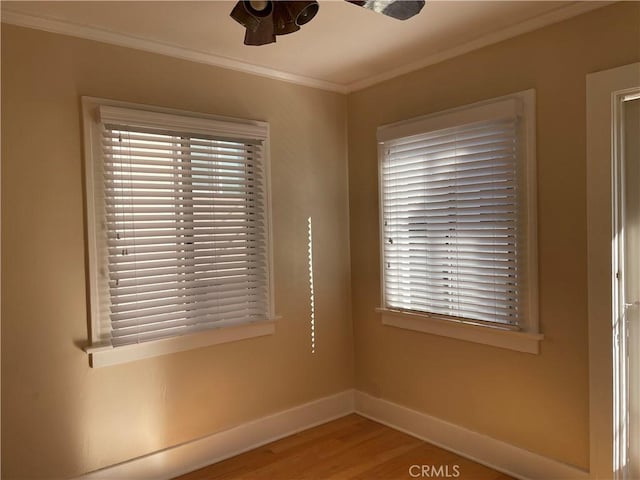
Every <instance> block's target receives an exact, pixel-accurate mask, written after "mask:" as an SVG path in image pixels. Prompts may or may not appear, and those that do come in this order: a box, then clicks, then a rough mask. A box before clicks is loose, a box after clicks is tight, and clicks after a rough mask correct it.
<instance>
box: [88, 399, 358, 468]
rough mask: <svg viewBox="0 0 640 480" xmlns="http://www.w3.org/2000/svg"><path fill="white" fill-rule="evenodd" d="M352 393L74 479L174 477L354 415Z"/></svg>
mask: <svg viewBox="0 0 640 480" xmlns="http://www.w3.org/2000/svg"><path fill="white" fill-rule="evenodd" d="M353 409H354V391H353V390H345V391H344V392H341V393H338V394H335V395H331V396H328V397H324V398H320V399H318V400H314V401H312V402H309V403H305V404H303V405H299V406H296V407H293V408H290V409H288V410H284V411H281V412H278V413H275V414H273V415H268V416H266V417H262V418H259V419H257V420H253V421H251V422H247V423H243V424H242V425H239V426H237V427H234V428H231V429H229V430H225V431H222V432H218V433H214V434H213V435H209V436H207V437H204V438H199V439H197V440H193V441H191V442H187V443H183V444H181V445H176V446H174V447H170V448H167V449H165V450H160V451H158V452H154V453H151V454H149V455H145V456H143V457H138V458H135V459H133V460H129V461H127V462H123V463H119V464H117V465H113V466H111V467H107V468H103V469H101V470H96V471H94V472H91V473H87V474H84V475H82V476H80V477H77V480H98V479H108V480H113V479H125V478H128V479H133V478H135V479H136V480H145V479H149V480H162V479H170V478H174V477H176V476H178V475H182V474H185V473H188V472H192V471H194V470H197V469H199V468H203V467H206V466H207V465H211V464H212V463H216V462H219V461H221V460H224V459H226V458H230V457H233V456H235V455H239V454H241V453H243V452H246V451H248V450H252V449H254V448H258V447H260V446H262V445H265V444H267V443H270V442H273V441H275V440H278V439H280V438H283V437H287V436H289V435H293V434H295V433H298V432H300V431H302V430H306V429H308V428H311V427H314V426H316V425H321V424H323V423H326V422H329V421H331V420H335V419H336V418H340V417H344V416H345V415H348V414H350V413H353Z"/></svg>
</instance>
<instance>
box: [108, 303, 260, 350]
mask: <svg viewBox="0 0 640 480" xmlns="http://www.w3.org/2000/svg"><path fill="white" fill-rule="evenodd" d="M259 320H262V315H261V314H259V313H257V314H256V313H250V312H244V311H242V312H241V311H238V312H237V313H234V314H231V313H226V314H224V315H223V316H222V317H219V316H214V315H200V316H198V317H192V318H189V319H188V320H183V321H177V322H165V323H164V324H163V328H161V329H156V330H152V331H150V332H143V331H141V330H140V329H139V328H138V327H132V328H129V329H119V330H118V332H117V336H114V337H113V338H112V340H111V341H112V344H113V345H115V346H120V345H130V344H132V343H141V342H149V341H152V340H157V339H161V338H167V337H175V336H180V335H187V334H190V333H196V332H199V331H202V330H207V329H211V328H220V327H225V326H233V325H240V324H243V323H247V322H255V321H259Z"/></svg>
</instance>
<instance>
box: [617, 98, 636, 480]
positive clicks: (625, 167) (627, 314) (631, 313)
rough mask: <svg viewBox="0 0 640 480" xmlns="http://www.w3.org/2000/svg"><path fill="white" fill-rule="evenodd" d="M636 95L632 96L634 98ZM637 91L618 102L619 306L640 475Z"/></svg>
mask: <svg viewBox="0 0 640 480" xmlns="http://www.w3.org/2000/svg"><path fill="white" fill-rule="evenodd" d="M634 97H635V98H634ZM638 97H640V92H639V93H638V94H636V95H629V96H628V97H627V100H626V101H623V102H622V103H621V110H622V111H621V112H620V117H619V119H620V121H621V123H622V125H620V126H619V131H620V133H621V139H620V140H621V142H620V143H621V149H620V156H621V158H620V163H621V167H622V168H621V171H620V176H621V178H620V179H619V185H620V186H621V188H622V192H621V194H622V195H621V197H622V205H621V206H620V207H621V210H622V211H621V212H620V217H621V225H620V227H621V232H620V235H621V242H620V246H619V248H620V255H621V267H622V268H621V269H620V270H621V272H620V273H621V278H620V282H621V287H622V288H621V298H620V302H621V303H622V308H621V310H622V311H623V316H624V321H625V327H626V329H627V330H628V338H629V345H628V380H627V382H628V396H629V400H628V428H629V435H628V436H629V438H628V452H627V457H628V468H627V469H626V470H627V478H629V479H634V480H635V479H640V98H638Z"/></svg>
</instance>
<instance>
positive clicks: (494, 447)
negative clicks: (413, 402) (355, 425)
mask: <svg viewBox="0 0 640 480" xmlns="http://www.w3.org/2000/svg"><path fill="white" fill-rule="evenodd" d="M355 410H356V413H357V414H359V415H362V416H363V417H367V418H369V419H371V420H374V421H376V422H379V423H382V424H383V425H387V426H389V427H391V428H395V429H396V430H400V431H401V432H404V433H407V434H409V435H412V436H414V437H417V438H419V439H421V440H424V441H426V442H429V443H432V444H434V445H438V446H440V447H442V448H445V449H447V450H450V451H452V452H455V453H457V454H458V455H461V456H463V457H466V458H469V459H471V460H473V461H475V462H478V463H481V464H483V465H486V466H487V467H490V468H493V469H494V470H498V471H500V472H504V473H506V474H508V475H511V476H513V477H516V478H519V479H523V480H525V479H526V480H538V479H539V480H550V479H556V480H560V479H562V480H586V479H588V478H589V476H588V473H587V472H585V471H584V470H580V469H578V468H576V467H572V466H570V465H566V464H564V463H561V462H558V461H556V460H552V459H550V458H547V457H543V456H541V455H538V454H536V453H533V452H530V451H528V450H524V449H522V448H519V447H516V446H513V445H510V444H508V443H505V442H502V441H500V440H496V439H494V438H491V437H488V436H486V435H482V434H480V433H477V432H474V431H472V430H468V429H466V428H464V427H460V426H458V425H454V424H452V423H449V422H445V421H444V420H441V419H439V418H435V417H432V416H429V415H426V414H424V413H421V412H417V411H415V410H411V409H409V408H407V407H404V406H402V405H398V404H396V403H392V402H389V401H387V400H382V399H380V398H374V397H372V396H370V395H368V394H366V393H363V392H358V391H356V395H355ZM407 467H408V466H407ZM460 476H461V478H466V477H465V475H464V471H461V472H460Z"/></svg>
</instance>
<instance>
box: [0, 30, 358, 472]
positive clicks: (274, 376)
mask: <svg viewBox="0 0 640 480" xmlns="http://www.w3.org/2000/svg"><path fill="white" fill-rule="evenodd" d="M81 95H92V96H98V97H105V98H111V99H117V100H125V101H131V102H139V103H147V104H153V105H160V106H163V107H173V108H181V109H187V110H193V111H199V112H206V113H212V114H219V115H228V116H236V117H242V118H255V119H259V120H266V121H268V122H269V123H270V125H271V139H272V143H271V159H272V191H273V227H274V258H275V285H276V291H275V297H276V310H277V313H278V314H280V315H282V320H280V321H278V323H277V327H276V328H277V330H276V333H275V335H273V336H270V337H263V338H257V339H251V340H245V341H241V342H236V343H232V344H226V345H220V346H213V347H209V348H202V349H198V350H192V351H189V352H182V353H177V354H173V355H167V356H164V357H159V358H154V359H148V360H142V361H138V362H134V363H130V364H125V365H119V366H114V367H108V368H102V369H91V368H89V365H88V359H87V356H86V355H85V354H84V353H83V352H82V350H81V348H80V346H79V345H82V344H84V343H85V342H86V339H87V305H86V291H87V285H86V272H85V240H84V228H85V224H84V220H83V171H82V155H81V152H82V150H81V148H82V137H81V117H80V96H81ZM346 102H347V99H346V97H345V96H342V95H339V94H333V93H327V92H322V91H319V90H315V89H311V88H305V87H300V86H294V85H291V84H288V83H284V82H278V81H273V80H267V79H263V78H260V77H255V76H250V75H245V74H240V73H236V72H232V71H228V70H223V69H218V68H213V67H209V66H205V65H200V64H195V63H189V62H185V61H181V60H177V59H173V58H169V57H164V56H159V55H153V54H147V53H143V52H140V51H135V50H130V49H125V48H119V47H115V46H109V45H105V44H100V43H95V42H91V41H86V40H80V39H75V38H71V37H65V36H60V35H52V34H48V33H44V32H38V31H34V30H28V29H23V28H17V27H13V26H8V25H4V24H3V26H2V300H3V302H2V476H3V478H12V477H22V478H24V477H29V478H32V477H46V478H62V477H68V476H72V475H75V474H79V473H81V472H86V471H89V470H93V469H97V468H100V467H104V466H106V465H110V464H113V463H116V462H121V461H124V460H127V459H129V458H132V457H135V456H139V455H143V454H146V453H149V452H152V451H155V450H158V449H161V448H165V447H168V446H171V445H175V444H177V443H180V442H186V441H189V440H192V439H195V438H197V437H201V436H204V435H207V434H210V433H212V432H215V431H219V430H222V429H224V428H227V427H231V426H233V425H237V424H240V423H244V422H246V421H248V420H250V419H253V418H257V417H261V416H263V415H266V414H269V413H273V412H275V411H278V410H282V409H285V408H288V407H291V406H293V405H297V404H300V403H304V402H305V401H309V400H312V399H316V398H319V397H322V396H325V395H329V394H332V393H335V392H338V391H342V390H344V389H346V388H350V387H351V386H352V385H353V373H352V372H353V368H352V335H351V332H352V326H351V320H350V283H349V278H350V277H349V265H350V259H349V237H348V235H349V231H348V205H347V202H348V198H347V158H346V154H347V150H346V148H347V147H346ZM309 216H311V217H312V218H313V222H314V223H313V229H314V237H315V238H314V240H315V244H314V256H315V258H314V260H315V269H316V271H315V273H314V276H315V288H316V324H317V342H316V354H315V355H312V354H311V351H310V327H309V313H310V306H309V291H308V272H307V217H309Z"/></svg>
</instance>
